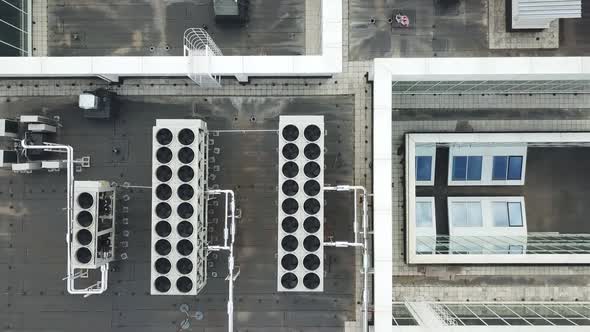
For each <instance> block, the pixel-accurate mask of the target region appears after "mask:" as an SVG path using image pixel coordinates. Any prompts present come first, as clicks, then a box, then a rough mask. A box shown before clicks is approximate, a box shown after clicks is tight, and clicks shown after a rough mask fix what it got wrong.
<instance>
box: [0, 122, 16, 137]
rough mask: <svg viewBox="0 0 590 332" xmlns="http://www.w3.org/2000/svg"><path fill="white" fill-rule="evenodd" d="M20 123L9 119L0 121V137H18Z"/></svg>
mask: <svg viewBox="0 0 590 332" xmlns="http://www.w3.org/2000/svg"><path fill="white" fill-rule="evenodd" d="M17 136H18V122H17V121H15V120H9V119H0V137H11V138H12V137H17Z"/></svg>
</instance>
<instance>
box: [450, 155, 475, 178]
mask: <svg viewBox="0 0 590 332" xmlns="http://www.w3.org/2000/svg"><path fill="white" fill-rule="evenodd" d="M481 163H482V157H481V156H469V157H466V156H455V157H453V181H465V180H468V181H479V180H481Z"/></svg>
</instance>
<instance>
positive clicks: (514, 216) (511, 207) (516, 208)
mask: <svg viewBox="0 0 590 332" xmlns="http://www.w3.org/2000/svg"><path fill="white" fill-rule="evenodd" d="M508 215H509V217H510V226H522V209H521V206H520V203H518V202H509V203H508Z"/></svg>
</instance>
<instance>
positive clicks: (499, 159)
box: [492, 156, 508, 180]
mask: <svg viewBox="0 0 590 332" xmlns="http://www.w3.org/2000/svg"><path fill="white" fill-rule="evenodd" d="M507 169H508V157H506V156H494V162H493V167H492V180H506V170H507Z"/></svg>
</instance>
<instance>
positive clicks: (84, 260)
mask: <svg viewBox="0 0 590 332" xmlns="http://www.w3.org/2000/svg"><path fill="white" fill-rule="evenodd" d="M76 202H77V203H78V206H79V207H80V208H82V209H84V210H82V211H80V212H78V214H77V215H76V222H77V224H78V225H79V226H80V227H83V228H82V229H80V230H78V231H77V232H76V235H75V238H76V241H77V242H78V244H80V245H81V246H83V247H80V248H78V249H77V250H76V260H77V261H78V262H79V263H81V264H88V263H90V260H92V251H91V250H90V249H89V248H88V247H87V246H88V245H89V244H90V243H92V240H93V239H94V235H93V234H92V232H91V231H90V230H89V229H88V227H90V226H91V225H92V223H93V222H94V215H93V214H92V213H91V212H90V211H89V210H88V209H90V208H91V207H92V206H93V205H94V197H93V196H92V195H91V194H90V193H87V192H83V193H81V194H79V195H78V197H77V198H76Z"/></svg>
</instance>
